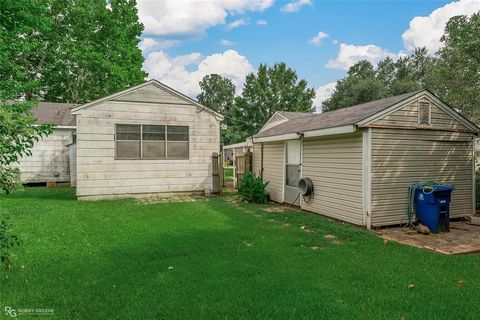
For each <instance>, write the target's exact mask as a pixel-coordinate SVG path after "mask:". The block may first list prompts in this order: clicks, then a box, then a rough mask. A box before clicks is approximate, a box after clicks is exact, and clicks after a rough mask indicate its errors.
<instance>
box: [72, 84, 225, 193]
mask: <svg viewBox="0 0 480 320" xmlns="http://www.w3.org/2000/svg"><path fill="white" fill-rule="evenodd" d="M72 114H74V115H75V116H76V118H77V119H76V120H77V143H76V145H77V148H76V166H77V170H76V172H77V175H76V187H77V197H78V198H79V199H104V198H117V197H157V196H166V195H171V194H178V193H189V194H191V193H204V192H209V191H210V190H212V187H213V185H212V154H213V153H216V152H219V151H220V124H221V121H222V119H223V117H222V116H221V115H220V114H219V113H217V112H215V111H213V110H211V109H208V108H206V107H204V106H202V105H201V104H199V103H197V102H196V101H194V100H192V99H190V98H189V97H187V96H185V95H183V94H181V93H179V92H177V91H175V90H174V89H172V88H170V87H168V86H166V85H164V84H162V83H160V82H158V81H156V80H150V81H148V82H145V83H143V84H141V85H138V86H136V87H133V88H130V89H127V90H124V91H122V92H119V93H116V94H113V95H110V96H108V97H105V98H102V99H99V100H96V101H93V102H90V103H87V104H84V105H82V106H80V107H78V108H75V109H74V110H73V111H72Z"/></svg>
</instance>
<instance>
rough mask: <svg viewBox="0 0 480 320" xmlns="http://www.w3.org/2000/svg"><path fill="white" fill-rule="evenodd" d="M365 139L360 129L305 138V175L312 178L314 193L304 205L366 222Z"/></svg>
mask: <svg viewBox="0 0 480 320" xmlns="http://www.w3.org/2000/svg"><path fill="white" fill-rule="evenodd" d="M362 143H363V138H362V135H361V134H360V133H356V134H352V135H348V136H342V137H332V138H323V139H317V140H305V141H304V142H303V165H302V176H303V177H308V178H310V179H311V180H312V182H313V184H314V196H313V197H312V199H311V201H310V202H309V203H307V202H305V201H303V200H302V201H301V207H302V209H305V210H308V211H312V212H316V213H319V214H322V215H325V216H329V217H333V218H336V219H340V220H344V221H347V222H350V223H354V224H358V225H362V224H363V193H362V192H363V191H362V189H363V180H362V179H363V178H362V170H363V166H362Z"/></svg>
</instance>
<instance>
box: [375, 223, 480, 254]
mask: <svg viewBox="0 0 480 320" xmlns="http://www.w3.org/2000/svg"><path fill="white" fill-rule="evenodd" d="M377 234H378V235H379V236H381V237H382V238H384V239H387V240H390V241H396V242H399V243H403V244H406V245H410V246H414V247H417V248H422V249H427V250H431V251H435V252H439V253H443V254H467V253H475V252H480V226H478V225H472V224H470V223H468V222H466V221H452V222H450V232H443V233H438V234H429V235H424V234H420V233H417V232H416V231H415V230H412V229H408V228H385V229H381V230H378V231H377Z"/></svg>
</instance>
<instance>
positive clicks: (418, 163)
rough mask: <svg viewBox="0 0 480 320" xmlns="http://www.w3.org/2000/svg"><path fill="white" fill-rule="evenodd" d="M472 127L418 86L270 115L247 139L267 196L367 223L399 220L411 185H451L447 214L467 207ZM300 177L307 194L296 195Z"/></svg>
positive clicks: (470, 205)
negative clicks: (310, 188) (321, 109)
mask: <svg viewBox="0 0 480 320" xmlns="http://www.w3.org/2000/svg"><path fill="white" fill-rule="evenodd" d="M479 131H480V129H479V128H478V127H477V126H476V125H475V124H473V123H472V122H470V121H469V120H467V119H466V118H464V117H463V116H462V115H461V114H459V113H458V112H456V111H455V110H454V109H453V108H451V107H450V106H448V105H446V104H445V103H443V102H442V101H441V100H440V99H438V98H437V97H436V96H435V95H433V94H432V93H430V92H429V91H426V90H422V91H417V92H411V93H406V94H403V95H399V96H396V97H390V98H386V99H382V100H378V101H372V102H368V103H364V104H360V105H357V106H352V107H349V108H344V109H340V110H335V111H331V112H325V113H321V114H295V115H294V117H293V118H287V117H284V116H282V115H281V114H280V113H276V114H274V115H273V116H272V117H271V119H270V120H269V121H268V122H267V124H266V125H265V126H264V127H263V128H262V130H261V131H260V132H258V133H257V134H256V135H254V136H253V142H254V146H253V168H254V172H255V174H257V175H258V176H261V177H262V178H263V180H264V181H268V182H269V184H268V186H267V190H268V192H269V194H270V198H271V199H272V200H274V201H277V202H280V203H294V204H296V205H299V206H300V207H301V208H302V209H305V210H308V211H312V212H316V213H319V214H322V215H326V216H330V217H333V218H336V219H339V220H343V221H347V222H350V223H353V224H357V225H363V226H366V227H368V228H371V227H376V226H385V225H394V224H400V223H401V222H405V221H406V214H407V206H408V201H409V200H408V190H409V187H410V186H411V185H412V184H413V183H418V182H422V181H439V182H446V183H452V184H454V185H455V187H456V188H455V190H454V191H453V193H452V202H451V205H450V215H451V217H462V216H468V215H471V214H473V213H474V210H475V163H474V139H475V138H476V136H477V135H478V133H479ZM302 177H308V178H310V179H311V180H312V181H313V184H314V193H313V196H311V197H308V198H302V197H299V192H298V188H297V186H298V181H299V179H300V178H302Z"/></svg>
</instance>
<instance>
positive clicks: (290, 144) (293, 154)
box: [287, 140, 300, 164]
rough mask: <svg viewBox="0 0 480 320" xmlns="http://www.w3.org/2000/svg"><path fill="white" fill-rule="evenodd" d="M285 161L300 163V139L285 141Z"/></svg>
mask: <svg viewBox="0 0 480 320" xmlns="http://www.w3.org/2000/svg"><path fill="white" fill-rule="evenodd" d="M287 163H291V164H299V163H300V141H299V140H290V141H287Z"/></svg>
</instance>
